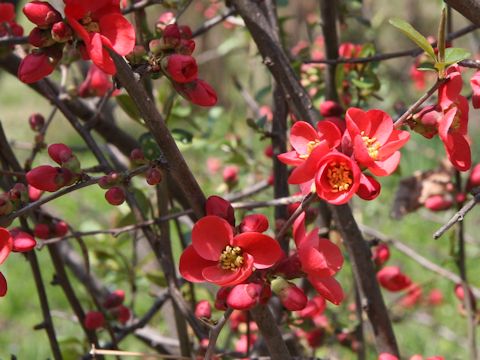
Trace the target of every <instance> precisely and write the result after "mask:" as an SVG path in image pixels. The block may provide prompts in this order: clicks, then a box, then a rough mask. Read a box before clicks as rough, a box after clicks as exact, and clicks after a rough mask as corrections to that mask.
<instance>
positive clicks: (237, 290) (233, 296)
mask: <svg viewBox="0 0 480 360" xmlns="http://www.w3.org/2000/svg"><path fill="white" fill-rule="evenodd" d="M268 290H270V288H268ZM268 290H267V291H266V293H268ZM267 296H268V295H267ZM265 297H266V294H265V290H264V286H262V285H261V284H257V283H249V284H239V285H235V286H234V287H233V288H232V290H231V291H230V293H229V294H228V296H227V304H228V306H229V307H231V308H233V309H236V310H248V309H251V308H252V307H254V306H255V305H257V304H260V303H262V302H263V301H264V300H265ZM268 297H269V296H268Z"/></svg>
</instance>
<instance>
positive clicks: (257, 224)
mask: <svg viewBox="0 0 480 360" xmlns="http://www.w3.org/2000/svg"><path fill="white" fill-rule="evenodd" d="M267 230H268V218H267V217H266V216H265V215H263V214H251V215H247V216H245V217H244V218H243V220H242V222H241V223H240V231H241V232H259V233H263V232H265V231H267Z"/></svg>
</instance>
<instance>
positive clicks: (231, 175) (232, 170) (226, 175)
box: [223, 165, 238, 185]
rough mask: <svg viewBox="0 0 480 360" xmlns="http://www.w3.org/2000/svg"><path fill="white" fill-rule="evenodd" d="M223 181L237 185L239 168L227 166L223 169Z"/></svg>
mask: <svg viewBox="0 0 480 360" xmlns="http://www.w3.org/2000/svg"><path fill="white" fill-rule="evenodd" d="M223 181H225V183H227V184H230V185H233V184H236V183H237V182H238V166H236V165H230V166H226V167H225V169H223Z"/></svg>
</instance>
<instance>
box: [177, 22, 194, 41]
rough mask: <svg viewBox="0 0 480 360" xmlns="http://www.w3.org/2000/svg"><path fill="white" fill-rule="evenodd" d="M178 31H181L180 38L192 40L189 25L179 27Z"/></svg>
mask: <svg viewBox="0 0 480 360" xmlns="http://www.w3.org/2000/svg"><path fill="white" fill-rule="evenodd" d="M178 30H179V31H180V37H181V38H182V39H186V40H188V39H191V38H192V29H191V28H190V26H188V25H181V26H179V27H178Z"/></svg>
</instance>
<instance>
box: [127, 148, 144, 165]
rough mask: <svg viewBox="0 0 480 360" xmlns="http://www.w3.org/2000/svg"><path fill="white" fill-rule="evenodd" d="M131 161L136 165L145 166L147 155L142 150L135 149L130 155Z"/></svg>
mask: <svg viewBox="0 0 480 360" xmlns="http://www.w3.org/2000/svg"><path fill="white" fill-rule="evenodd" d="M130 161H131V162H132V163H134V164H135V165H141V164H145V163H146V160H145V155H144V154H143V151H142V150H141V149H138V148H137V149H133V150H132V151H131V153H130Z"/></svg>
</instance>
